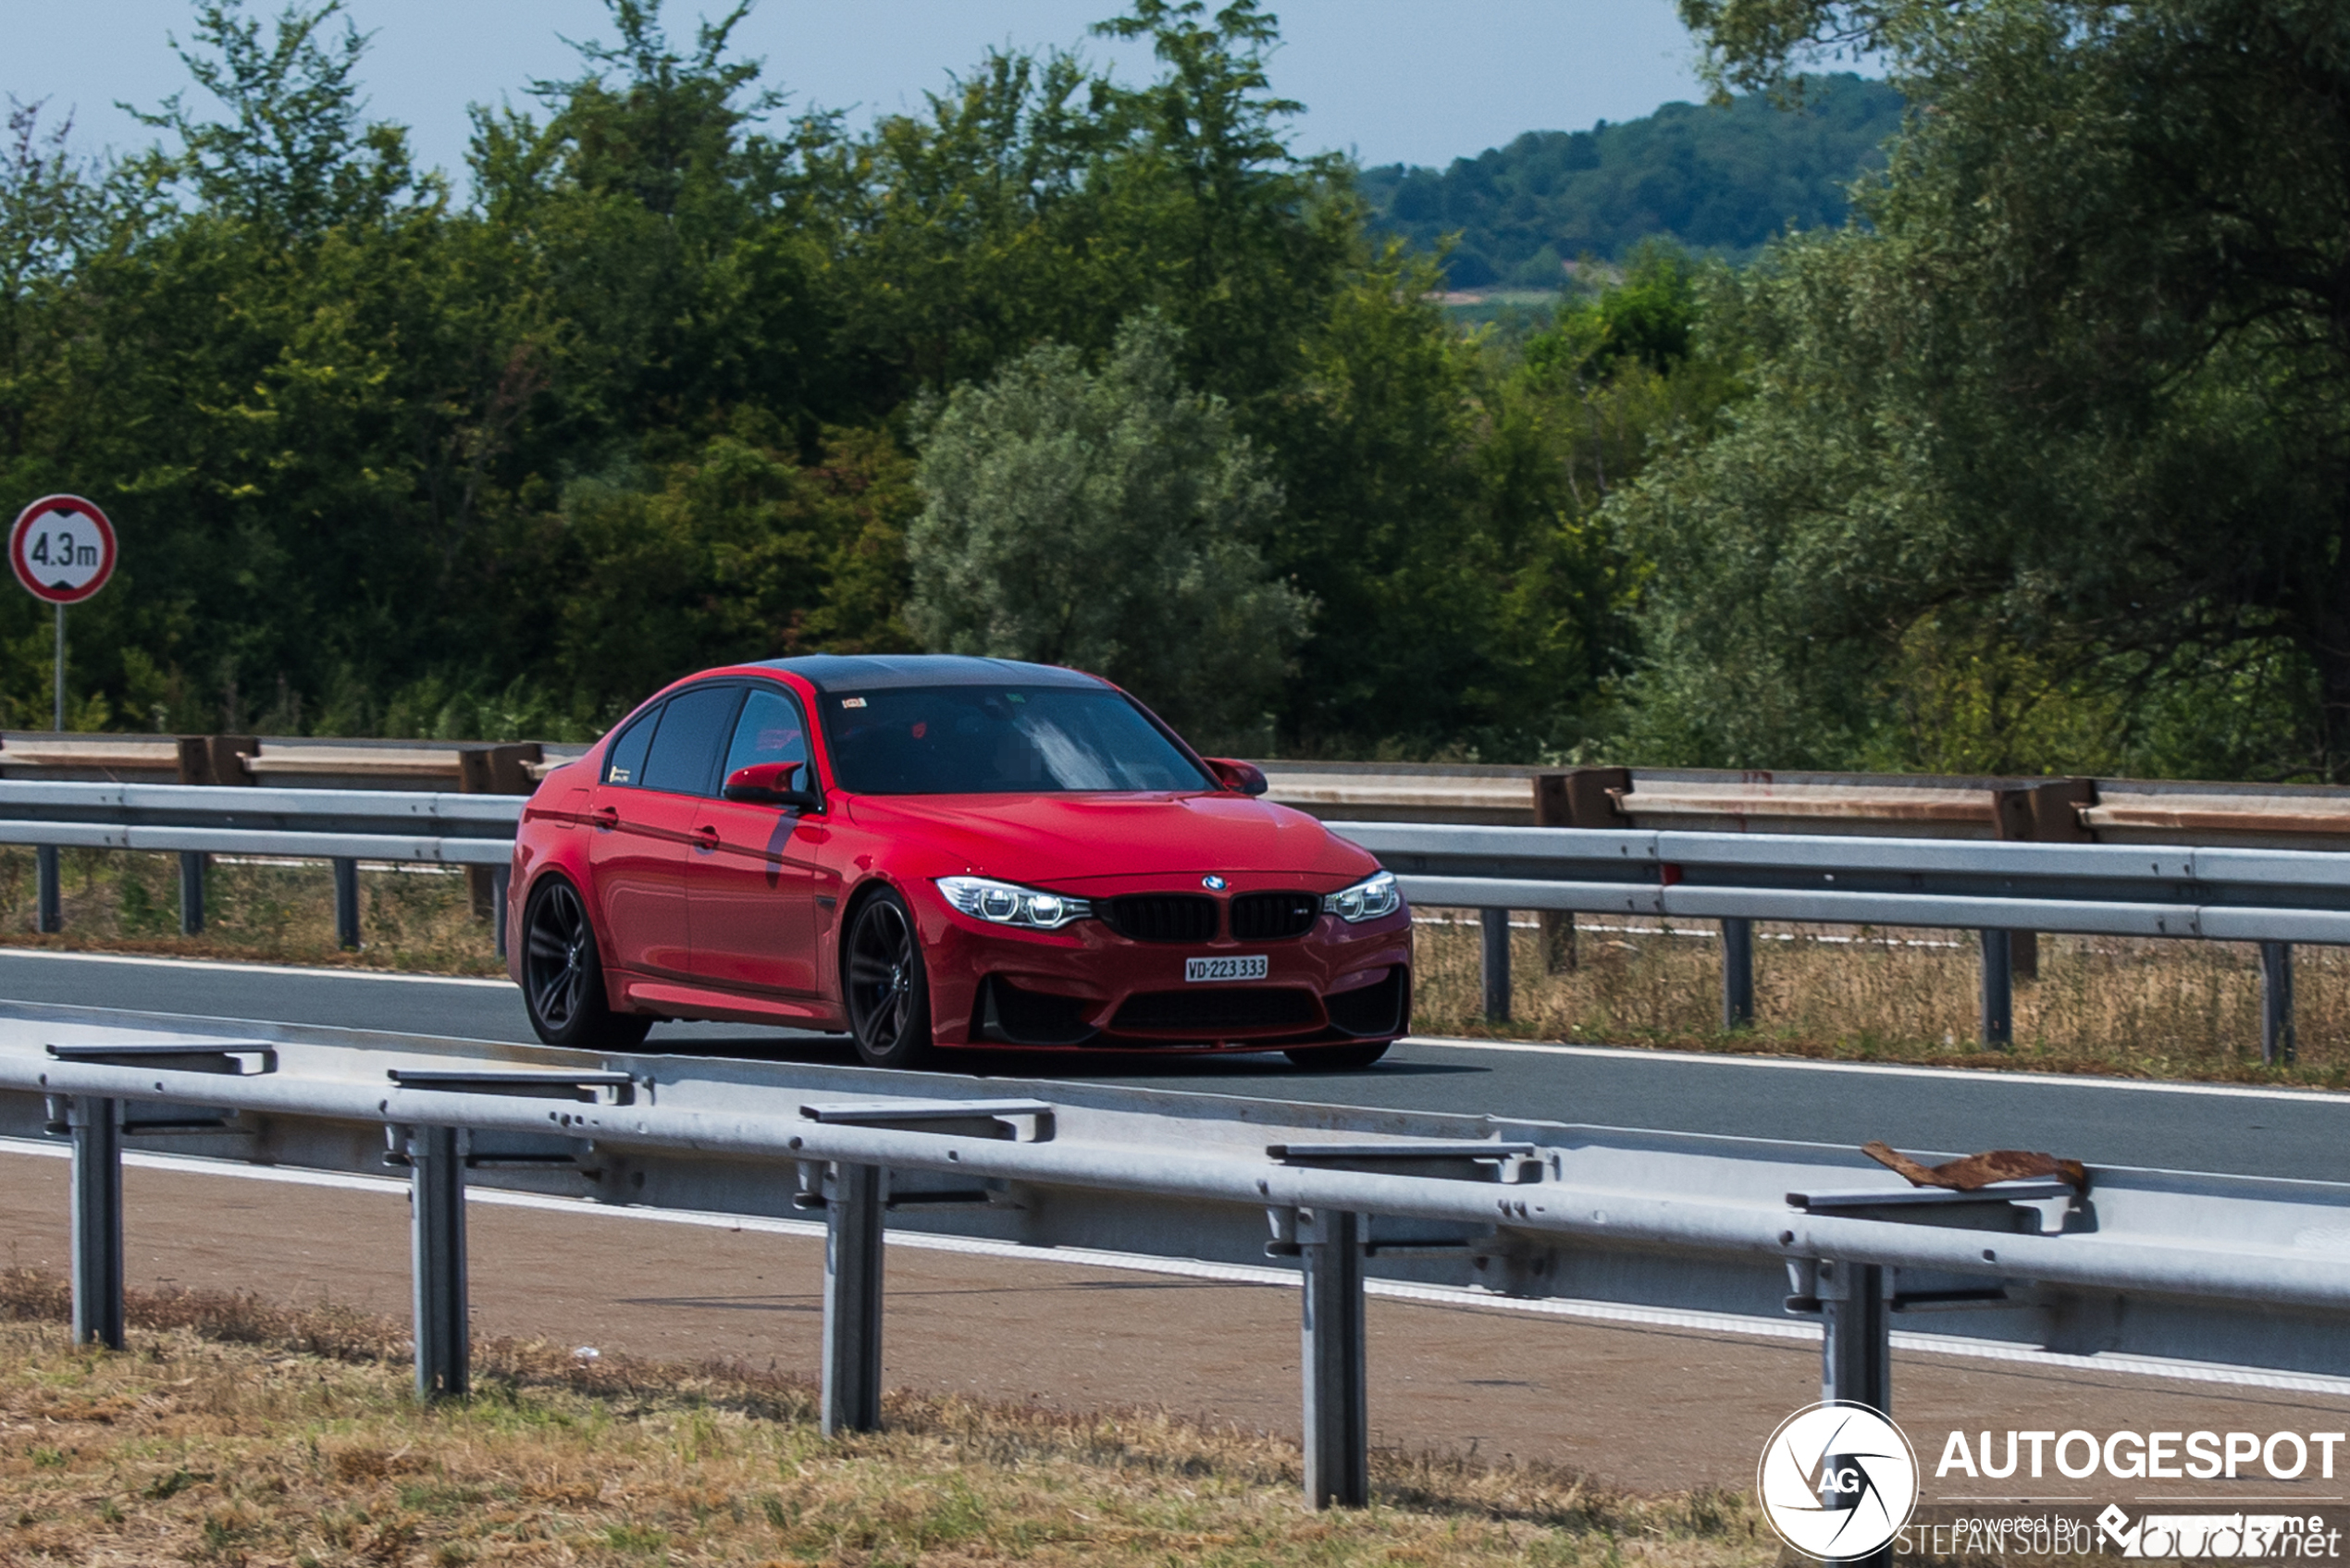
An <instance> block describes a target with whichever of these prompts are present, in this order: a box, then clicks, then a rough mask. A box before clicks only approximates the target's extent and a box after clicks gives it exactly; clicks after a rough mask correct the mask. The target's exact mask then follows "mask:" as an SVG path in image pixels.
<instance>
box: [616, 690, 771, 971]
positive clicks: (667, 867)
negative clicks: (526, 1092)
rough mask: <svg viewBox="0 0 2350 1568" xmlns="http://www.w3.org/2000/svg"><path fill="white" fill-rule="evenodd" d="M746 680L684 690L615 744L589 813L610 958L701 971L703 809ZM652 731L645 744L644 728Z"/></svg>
mask: <svg viewBox="0 0 2350 1568" xmlns="http://www.w3.org/2000/svg"><path fill="white" fill-rule="evenodd" d="M742 696H743V692H742V687H740V686H739V685H717V686H696V687H692V688H689V689H687V690H686V691H682V692H679V693H678V694H677V695H676V696H675V697H673V698H670V699H669V700H668V701H667V702H666V703H664V704H662V707H661V709H660V710H659V711H658V712H656V713H651V714H648V715H647V716H646V717H645V718H643V719H640V720H638V721H637V723H636V724H634V725H632V726H630V728H629V731H628V733H627V734H626V735H623V736H622V737H621V739H620V740H619V741H617V742H615V743H614V744H613V746H612V752H611V755H610V758H609V759H608V761H607V763H606V765H605V770H604V780H603V782H602V783H601V784H599V785H598V786H597V788H596V791H595V799H594V801H593V804H592V805H591V807H590V809H589V813H588V814H589V816H590V818H591V819H592V820H593V821H595V823H596V829H595V838H594V840H593V841H592V842H591V843H590V845H589V846H588V853H587V860H588V869H589V874H590V876H591V878H592V879H593V880H594V882H595V883H596V887H595V898H596V903H597V907H599V908H600V910H601V911H602V914H603V917H604V922H603V927H602V929H601V930H600V932H599V933H598V934H599V937H600V941H601V944H602V949H603V953H604V957H605V961H606V962H607V963H610V964H612V965H613V966H614V967H616V968H619V969H632V970H635V971H636V972H637V973H640V974H662V975H676V976H681V977H682V976H685V975H688V974H690V973H691V972H692V953H693V945H692V938H691V932H690V927H689V925H688V917H687V914H686V868H687V866H688V865H689V864H690V862H691V859H692V856H693V850H694V843H695V839H694V826H695V816H696V814H697V813H698V812H699V810H700V809H701V808H702V806H703V804H704V796H706V794H707V793H708V791H709V790H710V788H711V773H712V772H714V771H715V770H716V768H717V766H718V754H719V748H720V747H721V746H722V745H724V742H725V740H726V738H727V735H728V734H729V733H730V731H731V728H732V725H733V722H734V717H735V708H736V705H737V704H738V703H740V702H741V701H742ZM639 730H645V731H648V732H649V733H648V735H647V737H646V739H645V741H644V742H643V743H642V745H641V748H640V747H639V743H638V740H637V733H638V731H639Z"/></svg>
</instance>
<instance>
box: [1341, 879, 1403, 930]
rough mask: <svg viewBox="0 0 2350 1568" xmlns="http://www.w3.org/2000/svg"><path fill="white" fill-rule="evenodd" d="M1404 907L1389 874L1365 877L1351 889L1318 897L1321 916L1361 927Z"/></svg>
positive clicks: (1398, 891)
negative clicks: (1332, 917)
mask: <svg viewBox="0 0 2350 1568" xmlns="http://www.w3.org/2000/svg"><path fill="white" fill-rule="evenodd" d="M1402 907H1404V890H1403V889H1402V888H1400V887H1398V886H1396V885H1395V876H1394V873H1393V872H1391V871H1380V872H1379V873H1378V874H1376V875H1374V876H1367V877H1365V878H1364V879H1363V880H1362V881H1361V882H1358V883H1355V884H1354V886H1353V887H1345V888H1341V889H1340V890H1339V891H1338V892H1336V893H1326V894H1324V895H1322V913H1324V914H1326V915H1336V916H1337V917H1338V918H1339V919H1340V920H1344V921H1345V922H1346V923H1347V924H1348V925H1351V926H1354V925H1361V924H1362V923H1363V922H1364V921H1365V920H1379V918H1380V917H1382V916H1385V915H1391V914H1393V913H1395V911H1396V910H1398V909H1401V908H1402Z"/></svg>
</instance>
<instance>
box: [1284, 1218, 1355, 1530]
mask: <svg viewBox="0 0 2350 1568" xmlns="http://www.w3.org/2000/svg"><path fill="white" fill-rule="evenodd" d="M1298 1221H1299V1223H1298V1228H1297V1239H1298V1251H1299V1253H1300V1254H1301V1255H1302V1257H1303V1258H1304V1260H1305V1355H1304V1361H1305V1497H1306V1500H1307V1501H1309V1502H1311V1503H1312V1504H1313V1505H1314V1506H1315V1507H1316V1508H1329V1507H1331V1506H1333V1505H1335V1506H1337V1507H1340V1508H1363V1507H1366V1506H1367V1505H1368V1504H1369V1502H1370V1500H1371V1423H1370V1405H1369V1396H1368V1387H1367V1384H1368V1379H1367V1375H1366V1368H1365V1334H1364V1327H1363V1216H1361V1215H1358V1214H1351V1213H1341V1212H1339V1211H1336V1210H1333V1209H1316V1210H1314V1211H1312V1212H1311V1216H1310V1218H1309V1216H1308V1215H1306V1214H1305V1213H1301V1214H1300V1215H1299V1216H1298Z"/></svg>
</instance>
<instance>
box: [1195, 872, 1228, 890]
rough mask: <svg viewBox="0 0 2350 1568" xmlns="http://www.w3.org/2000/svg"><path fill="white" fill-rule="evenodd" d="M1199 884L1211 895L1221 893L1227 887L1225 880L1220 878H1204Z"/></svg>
mask: <svg viewBox="0 0 2350 1568" xmlns="http://www.w3.org/2000/svg"><path fill="white" fill-rule="evenodd" d="M1199 884H1200V886H1202V887H1204V888H1206V889H1207V891H1208V892H1210V893H1221V892H1223V891H1224V886H1225V883H1224V879H1223V878H1222V877H1218V876H1205V877H1202V878H1200V879H1199Z"/></svg>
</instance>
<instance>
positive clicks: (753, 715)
mask: <svg viewBox="0 0 2350 1568" xmlns="http://www.w3.org/2000/svg"><path fill="white" fill-rule="evenodd" d="M761 762H797V763H798V764H799V765H800V772H799V774H798V780H797V782H798V786H799V787H800V788H803V789H812V788H814V787H815V781H814V779H813V778H812V777H810V768H811V766H812V764H811V763H810V760H809V756H808V731H807V726H806V723H805V722H804V720H803V718H802V716H801V713H800V710H799V705H798V703H797V702H796V701H794V700H793V699H792V698H791V697H790V696H789V695H788V694H787V693H785V692H784V691H782V690H779V689H777V688H775V687H773V686H766V685H756V686H753V687H751V688H750V692H749V695H748V696H747V697H746V698H744V699H743V706H742V710H741V712H740V714H739V715H738V716H737V717H736V721H735V729H734V735H733V736H732V738H731V740H730V741H729V742H728V745H727V747H726V755H725V758H724V761H723V762H722V763H721V764H720V766H719V769H718V772H717V779H718V784H719V787H720V788H721V789H723V788H724V784H725V781H726V779H727V777H728V776H729V775H731V774H732V773H733V772H735V771H736V769H738V768H748V767H750V766H752V765H753V764H756V763H761ZM694 828H695V837H696V840H697V845H696V848H695V850H694V856H693V861H692V864H691V867H690V869H689V870H687V873H686V904H687V907H688V909H689V910H690V917H689V918H690V920H691V923H692V927H693V943H694V956H693V965H694V973H695V975H696V976H698V977H699V978H700V979H703V980H706V981H709V982H711V983H712V984H715V985H724V986H727V987H730V988H732V989H736V990H742V991H761V992H771V993H780V994H791V995H799V996H808V995H813V994H815V992H816V864H815V847H816V844H817V842H818V841H819V840H821V838H822V836H823V831H824V830H823V816H822V813H815V814H813V818H812V820H810V819H809V818H808V817H804V816H803V814H802V812H801V811H800V810H799V809H797V808H792V809H785V808H783V807H778V806H757V805H751V804H748V803H746V802H741V801H734V800H727V799H725V798H724V797H723V796H717V795H715V792H713V798H711V799H708V800H705V801H703V802H702V809H701V812H700V814H699V816H698V817H697V818H696V819H695V824H694Z"/></svg>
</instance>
